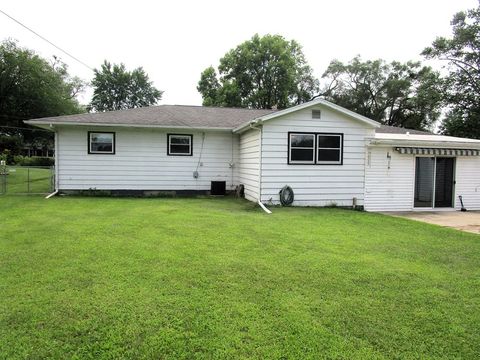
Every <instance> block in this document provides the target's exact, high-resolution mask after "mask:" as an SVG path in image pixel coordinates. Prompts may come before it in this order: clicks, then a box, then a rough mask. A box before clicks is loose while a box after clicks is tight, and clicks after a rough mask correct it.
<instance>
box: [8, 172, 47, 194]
mask: <svg viewBox="0 0 480 360" xmlns="http://www.w3.org/2000/svg"><path fill="white" fill-rule="evenodd" d="M52 174H53V172H52V170H51V169H49V168H47V167H45V168H39V167H37V168H34V167H30V168H27V167H21V166H9V167H8V175H6V176H4V179H5V180H6V182H7V187H6V190H7V191H6V193H7V194H19V193H49V192H52V191H53V186H52ZM0 177H1V175H0ZM1 181H4V180H2V179H0V182H1ZM1 190H2V187H1V186H0V191H1Z"/></svg>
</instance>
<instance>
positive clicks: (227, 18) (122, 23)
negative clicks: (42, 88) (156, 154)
mask: <svg viewBox="0 0 480 360" xmlns="http://www.w3.org/2000/svg"><path fill="white" fill-rule="evenodd" d="M477 4H478V3H477V1H475V0H403V1H389V0H383V1H381V0H379V1H377V0H362V1H358V0H357V1H355V0H350V1H346V0H344V1H341V0H337V1H333V2H331V1H329V2H327V1H318V0H317V1H301V0H297V1H283V0H274V1H262V0H255V1H251V0H241V1H226V0H224V1H209V0H201V1H175V0H170V1H141V0H135V1H118V0H117V1H105V0H96V1H91V0H83V1H75V2H72V1H65V0H63V1H53V0H42V1H24V0H15V1H9V2H3V3H1V5H0V9H1V10H3V11H5V12H6V13H8V14H9V15H11V16H12V17H14V18H16V19H17V20H19V21H21V22H23V23H24V24H25V25H27V26H29V27H31V28H32V29H33V30H35V31H37V32H38V33H40V34H41V35H43V36H44V37H46V38H47V39H49V40H50V41H52V42H53V43H55V44H56V45H58V46H60V47H62V48H63V49H65V50H67V51H68V52H70V53H72V54H73V55H74V56H76V57H78V58H79V59H80V60H82V61H83V62H85V63H86V64H88V65H89V66H91V67H99V66H100V64H101V63H102V62H103V60H104V59H107V60H109V61H111V62H115V63H119V62H123V63H125V65H126V66H127V68H128V69H133V68H135V67H138V66H143V68H144V69H145V71H146V72H147V74H148V75H149V76H150V79H151V80H152V81H153V82H154V85H155V86H156V87H157V88H159V89H160V90H163V91H165V93H164V96H163V99H162V100H161V101H160V104H189V105H190V104H191V105H200V104H201V102H202V99H201V96H200V95H199V94H198V92H197V90H196V85H197V82H198V80H199V78H200V73H201V72H202V71H203V70H204V69H205V68H206V67H207V66H209V65H214V66H216V65H218V60H219V59H220V58H221V57H222V56H223V55H224V54H225V53H226V52H227V51H228V50H229V49H231V48H233V47H235V46H236V45H238V44H239V43H241V42H243V41H245V40H247V39H249V38H251V37H252V35H253V34H255V33H259V34H260V35H264V34H267V33H270V34H281V35H283V36H284V37H285V38H287V39H295V40H297V41H298V42H299V43H300V44H302V46H303V50H304V53H305V55H306V57H307V60H308V62H309V64H310V65H311V66H312V68H313V69H314V74H315V75H316V76H317V77H320V76H321V75H322V73H323V71H324V70H325V69H326V67H327V66H328V64H329V62H330V61H331V60H332V59H335V58H336V59H339V60H342V61H348V60H350V59H351V58H353V57H354V56H355V55H357V54H360V55H361V56H362V57H363V58H364V59H374V58H383V59H386V60H400V61H407V60H410V59H414V60H420V59H421V57H420V55H419V54H420V52H421V51H422V49H423V48H424V47H425V46H427V45H429V44H431V42H432V40H434V39H435V37H436V36H439V35H449V34H450V33H451V27H450V21H451V19H452V16H453V14H454V13H456V12H457V11H461V10H466V9H470V8H474V7H476V6H477ZM5 38H14V39H17V40H18V41H19V43H20V44H21V45H22V46H25V47H28V48H31V49H34V50H35V51H37V53H39V54H40V55H42V56H44V57H48V58H50V57H51V56H52V55H57V56H60V57H61V58H62V60H63V61H64V62H66V63H67V64H68V65H69V71H70V73H71V74H72V75H77V76H80V77H81V78H83V79H85V80H87V81H89V80H91V78H92V72H91V71H90V70H89V69H87V68H86V67H84V66H82V65H80V64H79V63H77V62H75V61H74V60H72V59H71V58H69V57H67V56H66V55H64V54H62V53H60V52H59V51H58V50H57V49H55V48H54V47H52V46H51V45H49V44H48V43H46V42H44V41H43V40H41V39H39V38H37V37H36V36H35V35H33V34H32V33H30V32H28V31H27V30H25V29H24V28H22V27H21V26H20V25H18V24H16V23H15V22H13V21H12V20H10V19H8V18H7V17H5V16H4V15H3V14H0V39H2V40H3V39H5ZM90 95H91V91H89V92H87V93H86V94H84V95H83V96H82V99H81V101H82V102H83V103H86V102H88V100H89V96H90Z"/></svg>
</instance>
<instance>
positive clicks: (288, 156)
mask: <svg viewBox="0 0 480 360" xmlns="http://www.w3.org/2000/svg"><path fill="white" fill-rule="evenodd" d="M291 135H313V162H312V163H309V162H303V163H301V162H296V161H294V162H292V161H291V160H290V137H291ZM316 149H317V135H316V133H314V132H306V131H289V132H288V147H287V163H288V164H289V165H315V163H316V160H317V155H316V154H315V153H316Z"/></svg>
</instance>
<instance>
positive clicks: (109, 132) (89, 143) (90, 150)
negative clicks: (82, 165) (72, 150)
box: [87, 131, 117, 155]
mask: <svg viewBox="0 0 480 360" xmlns="http://www.w3.org/2000/svg"><path fill="white" fill-rule="evenodd" d="M92 134H112V135H113V136H112V151H108V152H107V151H92ZM116 145H117V141H116V138H115V132H113V131H88V132H87V150H88V154H90V155H115V150H116Z"/></svg>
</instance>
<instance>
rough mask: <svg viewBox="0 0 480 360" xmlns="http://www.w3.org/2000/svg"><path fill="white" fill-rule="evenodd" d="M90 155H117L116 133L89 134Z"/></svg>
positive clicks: (90, 132)
mask: <svg viewBox="0 0 480 360" xmlns="http://www.w3.org/2000/svg"><path fill="white" fill-rule="evenodd" d="M88 153H89V154H115V133H113V132H92V131H89V132H88Z"/></svg>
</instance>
